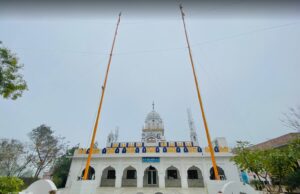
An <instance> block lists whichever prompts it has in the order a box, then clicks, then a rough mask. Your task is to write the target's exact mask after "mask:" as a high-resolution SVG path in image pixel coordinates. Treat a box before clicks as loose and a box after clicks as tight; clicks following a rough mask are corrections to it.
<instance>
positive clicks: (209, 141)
mask: <svg viewBox="0 0 300 194" xmlns="http://www.w3.org/2000/svg"><path fill="white" fill-rule="evenodd" d="M179 7H180V11H181V17H182V22H183V27H184V32H185V38H186V43H187V46H188V50H189V56H190V61H191V65H192V69H193V74H194V81H195V85H196V89H197V94H198V100H199V104H200V109H201V113H202V118H203V123H204V127H205V132H206V138H207V142H208V147H209V151H210V155H211V161H212V165H213V169H214V174H215V177H216V179H217V180H220V177H219V173H218V170H217V164H216V159H215V153H214V149H213V146H212V143H211V139H210V134H209V129H208V125H207V122H206V116H205V113H204V108H203V102H202V98H201V94H200V87H199V84H198V79H197V75H196V71H195V66H194V61H193V56H192V49H191V47H190V42H189V38H188V34H187V31H186V25H185V20H184V12H183V7H182V5H180V6H179Z"/></svg>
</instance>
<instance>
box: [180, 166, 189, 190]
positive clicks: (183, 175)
mask: <svg viewBox="0 0 300 194" xmlns="http://www.w3.org/2000/svg"><path fill="white" fill-rule="evenodd" d="M180 177H181V187H182V188H188V180H187V170H185V169H184V168H182V169H181V172H180Z"/></svg>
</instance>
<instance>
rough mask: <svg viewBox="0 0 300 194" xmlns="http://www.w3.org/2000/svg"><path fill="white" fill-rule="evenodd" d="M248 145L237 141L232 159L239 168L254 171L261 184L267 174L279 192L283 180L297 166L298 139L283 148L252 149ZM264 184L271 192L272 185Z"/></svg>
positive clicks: (299, 150) (299, 146)
mask: <svg viewBox="0 0 300 194" xmlns="http://www.w3.org/2000/svg"><path fill="white" fill-rule="evenodd" d="M249 146H250V144H249V142H241V141H240V142H238V144H237V147H236V155H235V156H234V157H233V159H232V160H233V161H234V162H235V163H236V164H237V165H238V166H239V168H241V169H243V170H250V171H252V172H254V173H255V174H256V175H257V177H258V179H259V181H260V182H261V183H262V184H263V183H264V181H263V180H267V177H268V176H269V177H270V178H271V180H272V183H273V184H275V185H278V192H281V191H282V185H283V183H284V181H285V180H286V178H287V177H288V176H290V175H291V174H292V173H293V172H294V171H295V169H296V168H297V160H298V158H299V156H300V153H299V152H300V149H299V148H300V140H299V139H297V140H295V141H294V142H292V143H290V144H289V145H288V146H285V147H283V148H276V149H269V150H253V149H251V148H249ZM264 186H265V187H266V189H267V191H268V192H273V189H274V187H271V186H270V185H267V184H264Z"/></svg>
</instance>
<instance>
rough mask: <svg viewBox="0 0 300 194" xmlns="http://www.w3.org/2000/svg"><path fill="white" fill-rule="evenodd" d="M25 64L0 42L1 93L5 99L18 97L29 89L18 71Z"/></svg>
mask: <svg viewBox="0 0 300 194" xmlns="http://www.w3.org/2000/svg"><path fill="white" fill-rule="evenodd" d="M22 67H23V65H22V64H19V62H18V58H17V57H16V55H15V54H14V53H12V52H11V51H10V50H9V49H7V48H5V47H4V46H2V42H0V95H1V96H2V97H3V98H5V99H9V98H10V99H13V100H15V99H17V98H18V97H21V96H22V93H23V91H24V90H27V84H26V81H24V80H23V76H22V75H21V74H20V73H19V72H18V71H19V70H20V69H22Z"/></svg>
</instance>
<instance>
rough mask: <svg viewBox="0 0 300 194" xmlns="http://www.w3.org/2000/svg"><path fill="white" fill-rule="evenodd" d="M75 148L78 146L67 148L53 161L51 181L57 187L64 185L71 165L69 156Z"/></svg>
mask: <svg viewBox="0 0 300 194" xmlns="http://www.w3.org/2000/svg"><path fill="white" fill-rule="evenodd" d="M77 148H78V147H73V148H71V149H68V150H67V151H66V153H65V154H64V155H62V156H61V157H59V158H58V159H57V160H56V161H55V163H54V165H53V167H52V181H53V182H54V183H55V185H56V186H57V188H64V187H65V185H66V183H67V178H68V175H69V170H70V167H71V162H72V158H71V157H72V156H73V154H74V151H75V149H77Z"/></svg>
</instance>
